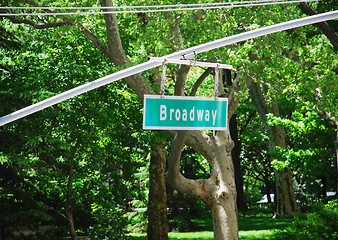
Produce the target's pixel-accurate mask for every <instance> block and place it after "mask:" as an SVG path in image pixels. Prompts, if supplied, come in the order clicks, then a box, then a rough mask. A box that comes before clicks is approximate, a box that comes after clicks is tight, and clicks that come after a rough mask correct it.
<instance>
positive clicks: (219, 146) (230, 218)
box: [211, 131, 238, 240]
mask: <svg viewBox="0 0 338 240" xmlns="http://www.w3.org/2000/svg"><path fill="white" fill-rule="evenodd" d="M217 135H218V137H216V138H215V146H216V149H215V150H216V152H215V155H216V156H215V159H214V160H215V161H214V162H213V172H212V176H211V179H213V180H214V181H215V182H214V184H212V185H213V187H212V188H211V189H212V192H211V195H212V196H213V199H212V203H211V211H212V214H213V226H214V239H216V240H221V239H229V240H230V239H231V240H232V239H238V226H237V205H236V197H237V194H236V186H235V172H234V167H233V162H232V157H231V148H232V146H233V142H232V140H231V138H230V134H229V132H228V131H226V132H223V133H218V134H217Z"/></svg>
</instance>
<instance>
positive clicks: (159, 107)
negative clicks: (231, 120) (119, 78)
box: [143, 95, 228, 130]
mask: <svg viewBox="0 0 338 240" xmlns="http://www.w3.org/2000/svg"><path fill="white" fill-rule="evenodd" d="M227 111H228V99H227V98H218V99H217V100H215V99H214V98H202V97H178V96H158V95H145V96H144V112H143V129H153V130H226V128H227Z"/></svg>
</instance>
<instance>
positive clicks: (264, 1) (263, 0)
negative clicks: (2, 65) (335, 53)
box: [0, 0, 321, 17]
mask: <svg viewBox="0 0 338 240" xmlns="http://www.w3.org/2000/svg"><path fill="white" fill-rule="evenodd" d="M314 1H321V0H293V1H284V0H258V1H243V2H226V3H204V4H179V5H153V6H121V7H117V6H112V7H0V9H4V10H45V11H46V10H49V11H52V10H97V9H99V10H115V11H104V12H62V13H60V12H47V13H3V12H0V16H3V17H6V16H66V15H67V16H70V15H97V14H119V13H129V14H134V13H158V12H175V11H193V10H210V9H223V8H238V7H254V6H266V5H280V4H291V3H301V2H314ZM149 8H150V9H149ZM152 8H154V9H152ZM118 9H122V10H118ZM126 9H147V10H126ZM116 10H118V11H116Z"/></svg>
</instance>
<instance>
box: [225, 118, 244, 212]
mask: <svg viewBox="0 0 338 240" xmlns="http://www.w3.org/2000/svg"><path fill="white" fill-rule="evenodd" d="M229 128H230V135H231V139H232V140H233V141H234V143H235V146H234V148H233V149H232V151H231V156H232V161H233V164H234V170H235V182H236V192H237V207H238V210H241V211H245V210H247V206H246V203H245V197H244V191H243V173H242V171H241V159H240V154H241V149H242V146H241V142H240V141H239V139H238V129H237V117H236V115H235V114H234V115H233V116H232V117H231V119H230V126H229Z"/></svg>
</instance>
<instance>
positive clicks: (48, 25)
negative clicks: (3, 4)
mask: <svg viewBox="0 0 338 240" xmlns="http://www.w3.org/2000/svg"><path fill="white" fill-rule="evenodd" d="M7 18H8V19H9V20H10V21H11V22H12V23H16V24H20V23H24V24H28V25H30V26H32V27H34V28H36V29H46V28H54V27H61V26H65V25H72V24H70V22H69V21H62V22H49V23H37V22H35V21H33V20H31V19H28V18H23V19H21V18H17V17H13V16H8V17H7Z"/></svg>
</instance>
